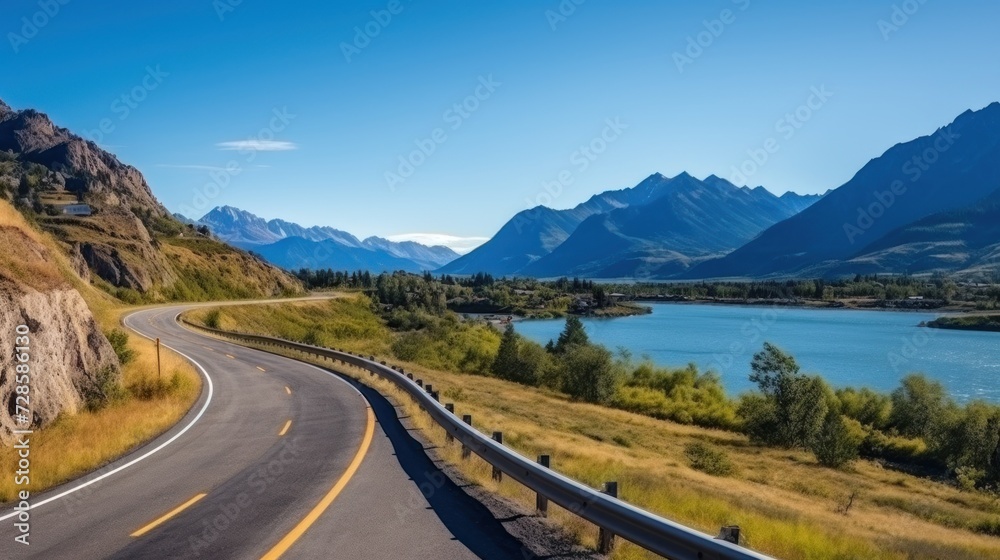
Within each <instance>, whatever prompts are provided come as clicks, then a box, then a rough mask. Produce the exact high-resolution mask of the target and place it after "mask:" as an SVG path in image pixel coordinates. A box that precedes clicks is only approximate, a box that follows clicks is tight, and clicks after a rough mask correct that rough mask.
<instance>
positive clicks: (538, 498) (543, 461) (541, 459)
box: [535, 455, 550, 517]
mask: <svg viewBox="0 0 1000 560" xmlns="http://www.w3.org/2000/svg"><path fill="white" fill-rule="evenodd" d="M549 461H550V459H549V456H548V455H539V456H538V464H539V465H541V466H543V467H545V468H550V463H549ZM535 510H536V511H538V515H540V516H542V517H548V516H549V499H548V498H546V497H545V496H543V495H541V494H536V495H535Z"/></svg>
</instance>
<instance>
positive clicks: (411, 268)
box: [178, 206, 458, 272]
mask: <svg viewBox="0 0 1000 560" xmlns="http://www.w3.org/2000/svg"><path fill="white" fill-rule="evenodd" d="M178 219H181V220H182V221H186V222H188V223H192V224H195V225H205V226H208V228H209V229H210V230H211V231H212V234H213V235H215V236H216V237H217V238H218V239H220V240H222V241H225V242H227V243H229V244H231V245H235V246H237V247H240V248H242V249H247V250H252V251H253V252H254V253H257V254H259V255H261V256H262V257H264V258H265V259H267V260H268V261H270V262H271V263H273V264H276V265H278V266H281V267H283V268H286V269H289V270H296V269H299V268H311V269H320V268H332V269H334V270H362V269H363V270H371V271H375V272H382V271H395V270H404V271H407V272H422V271H425V270H434V269H437V268H440V267H441V266H444V265H446V264H448V263H449V262H451V261H453V260H454V259H456V258H458V253H456V252H454V251H452V250H451V249H449V248H448V247H442V246H433V247H428V246H426V245H421V244H420V243H416V242H413V241H403V242H394V241H389V240H388V239H383V238H381V237H369V238H367V239H364V240H359V239H358V238H357V237H355V236H353V235H351V234H350V233H347V232H346V231H341V230H338V229H334V228H332V227H327V226H312V227H303V226H301V225H299V224H296V223H292V222H287V221H285V220H279V219H273V220H265V219H264V218H261V217H259V216H256V215H254V214H252V213H250V212H247V211H246V210H240V209H239V208H233V207H232V206H220V207H216V208H214V209H212V210H211V211H210V212H208V213H207V214H205V215H204V216H202V217H201V218H200V219H199V220H197V221H192V220H190V219H187V218H185V217H184V216H178Z"/></svg>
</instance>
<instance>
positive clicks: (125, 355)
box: [106, 329, 135, 365]
mask: <svg viewBox="0 0 1000 560" xmlns="http://www.w3.org/2000/svg"><path fill="white" fill-rule="evenodd" d="M106 336H107V339H108V342H110V343H111V347H112V348H114V350H115V355H116V356H118V362H119V363H121V365H125V364H127V363H129V362H131V361H132V360H134V359H135V350H133V349H131V348H129V347H128V333H127V332H125V331H124V330H122V329H112V331H111V332H109V333H107V335H106Z"/></svg>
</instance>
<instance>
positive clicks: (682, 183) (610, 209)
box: [440, 173, 821, 278]
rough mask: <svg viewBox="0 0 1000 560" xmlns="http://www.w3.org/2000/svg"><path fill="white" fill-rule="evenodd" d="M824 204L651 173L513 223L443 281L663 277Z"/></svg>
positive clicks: (461, 261)
mask: <svg viewBox="0 0 1000 560" xmlns="http://www.w3.org/2000/svg"><path fill="white" fill-rule="evenodd" d="M820 198H821V196H820V195H798V194H795V193H792V192H789V193H786V194H785V195H784V196H781V197H778V196H775V195H774V194H772V193H771V192H770V191H768V190H767V189H764V188H763V187H757V188H754V189H751V188H749V187H737V186H735V185H733V184H732V183H730V182H729V181H726V180H725V179H721V178H719V177H716V176H714V175H712V176H710V177H707V178H706V179H705V180H703V181H702V180H698V179H696V178H694V177H692V176H691V175H689V174H687V173H682V174H680V175H678V176H676V177H672V178H668V177H664V176H663V175H661V174H659V173H656V174H654V175H651V176H649V177H648V178H646V179H645V180H643V181H642V182H641V183H639V184H638V185H636V186H635V187H632V188H629V189H622V190H617V191H608V192H604V193H601V194H599V195H595V196H593V197H591V198H590V199H589V200H587V201H586V202H584V203H582V204H580V205H578V206H576V207H574V208H571V209H568V210H553V209H550V208H546V207H544V206H539V207H536V208H533V209H531V210H525V211H523V212H520V213H518V214H517V215H515V216H514V218H512V219H511V220H510V221H508V222H507V224H506V225H504V226H503V228H501V229H500V231H499V232H498V233H497V234H496V235H495V236H494V237H493V238H492V239H490V241H488V242H487V243H485V244H484V245H482V246H481V247H479V248H477V249H476V250H474V251H472V252H471V253H469V254H468V255H465V256H463V257H461V258H459V259H456V260H455V261H454V262H452V263H450V264H448V265H446V266H444V267H442V268H441V269H440V272H443V273H449V274H472V273H474V272H490V273H492V274H496V275H523V276H536V277H549V276H564V275H570V276H582V277H595V278H619V277H661V276H669V275H673V274H676V273H678V272H682V271H685V270H687V269H688V268H690V267H691V266H692V265H694V264H697V263H699V262H702V261H704V260H706V259H709V258H711V257H713V256H720V255H724V254H726V253H728V252H729V251H732V250H734V249H736V248H737V247H740V246H741V245H743V244H744V243H746V242H748V241H750V240H751V239H753V237H754V236H756V235H758V234H759V233H760V232H762V231H764V230H765V229H766V228H767V227H769V226H771V225H773V224H775V223H778V222H780V221H782V220H784V219H786V218H788V217H790V216H793V215H795V214H797V213H798V212H800V211H802V210H803V209H805V208H808V207H809V206H811V205H812V204H813V203H815V202H816V201H818V200H819V199H820Z"/></svg>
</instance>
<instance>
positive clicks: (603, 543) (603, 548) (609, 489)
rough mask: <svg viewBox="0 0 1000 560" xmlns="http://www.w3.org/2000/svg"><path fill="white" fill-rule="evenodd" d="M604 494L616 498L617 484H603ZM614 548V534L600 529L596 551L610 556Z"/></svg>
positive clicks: (602, 528)
mask: <svg viewBox="0 0 1000 560" xmlns="http://www.w3.org/2000/svg"><path fill="white" fill-rule="evenodd" d="M602 492H603V493H604V494H607V495H608V496H611V497H612V498H617V497H618V483H617V482H605V483H604V490H603V491H602ZM614 548H615V534H614V533H612V532H611V531H609V530H607V529H605V528H604V527H601V532H600V534H599V535H598V536H597V551H598V552H600V553H601V554H611V551H612V550H614Z"/></svg>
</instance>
